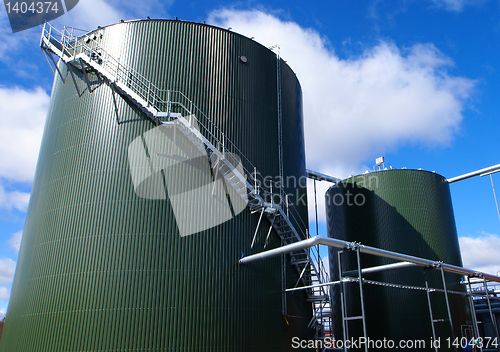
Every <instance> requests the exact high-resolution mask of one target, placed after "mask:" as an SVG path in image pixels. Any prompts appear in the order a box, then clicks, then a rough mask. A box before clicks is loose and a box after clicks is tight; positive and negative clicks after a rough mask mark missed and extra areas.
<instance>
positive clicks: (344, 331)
mask: <svg viewBox="0 0 500 352" xmlns="http://www.w3.org/2000/svg"><path fill="white" fill-rule="evenodd" d="M342 253H343V251H338V252H337V261H338V267H339V280H340V285H339V286H340V308H341V312H342V338H343V339H344V341H347V339H348V336H349V332H348V330H347V329H348V327H347V320H346V310H347V307H346V305H345V297H344V296H345V282H344V279H343V277H342ZM344 351H346V347H345V346H344Z"/></svg>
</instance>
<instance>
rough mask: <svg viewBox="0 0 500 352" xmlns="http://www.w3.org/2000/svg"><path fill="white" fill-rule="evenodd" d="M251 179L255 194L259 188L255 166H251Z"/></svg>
mask: <svg viewBox="0 0 500 352" xmlns="http://www.w3.org/2000/svg"><path fill="white" fill-rule="evenodd" d="M253 180H254V190H255V194H259V189H258V188H257V168H256V167H255V166H254V168H253Z"/></svg>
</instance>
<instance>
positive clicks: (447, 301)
mask: <svg viewBox="0 0 500 352" xmlns="http://www.w3.org/2000/svg"><path fill="white" fill-rule="evenodd" d="M440 269H441V278H442V279H443V288H444V298H445V299H446V310H447V311H448V319H449V320H450V328H451V338H452V340H453V341H454V340H455V330H454V329H453V321H452V320H451V310H450V300H449V298H448V288H447V286H446V278H445V276H444V269H443V266H442V265H441V268H440ZM453 349H454V350H455V352H456V351H457V346H455V345H453Z"/></svg>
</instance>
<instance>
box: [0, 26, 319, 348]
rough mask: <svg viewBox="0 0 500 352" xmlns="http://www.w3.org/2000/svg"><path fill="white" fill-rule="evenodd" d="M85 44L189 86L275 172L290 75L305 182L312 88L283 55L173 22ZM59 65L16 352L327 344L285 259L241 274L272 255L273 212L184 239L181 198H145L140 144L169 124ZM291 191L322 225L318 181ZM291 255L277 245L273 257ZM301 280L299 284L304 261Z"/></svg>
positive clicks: (162, 83) (22, 261)
mask: <svg viewBox="0 0 500 352" xmlns="http://www.w3.org/2000/svg"><path fill="white" fill-rule="evenodd" d="M80 40H83V41H90V42H92V41H97V42H99V43H100V45H101V47H102V48H104V49H105V50H106V51H107V52H109V53H110V54H111V55H112V56H114V57H115V58H117V59H119V60H120V64H121V65H125V66H130V67H132V68H133V69H135V70H136V71H137V72H138V73H140V74H142V75H143V76H145V77H147V78H149V79H150V80H151V82H152V83H153V84H154V85H156V86H158V87H159V88H161V89H170V90H176V91H181V92H183V93H184V94H185V95H186V96H187V97H189V99H190V100H192V101H193V102H194V103H195V104H197V106H198V107H199V108H200V110H201V111H203V112H204V113H205V114H206V115H207V116H208V117H210V118H211V119H212V121H213V122H214V123H215V124H216V125H217V126H218V128H219V129H220V130H222V131H223V132H224V133H225V135H226V136H227V137H228V139H229V140H231V141H232V142H233V143H234V145H235V146H237V147H238V148H239V149H240V150H241V152H242V154H244V155H245V156H246V157H247V158H248V160H250V161H252V163H253V164H254V165H255V166H256V167H257V169H258V170H259V172H260V173H261V174H262V176H270V177H272V178H275V177H277V176H278V174H279V162H278V160H279V153H278V152H279V149H278V110H279V109H278V101H277V99H278V98H277V96H278V94H277V92H278V89H277V87H278V84H277V82H278V81H277V76H278V75H277V67H280V72H279V73H280V74H279V77H280V79H281V99H282V100H281V110H282V117H283V119H282V134H283V135H284V136H285V138H284V139H283V174H284V175H285V176H288V177H295V178H297V179H298V178H299V177H301V176H302V177H304V176H305V157H304V140H303V121H302V93H301V88H300V85H299V82H298V80H297V78H296V76H295V74H294V73H293V71H292V70H291V69H290V68H289V67H288V65H287V64H286V63H285V62H284V61H282V60H281V62H280V65H277V59H276V55H275V54H274V53H273V52H272V51H270V50H268V49H267V48H265V47H263V46H262V45H260V44H258V43H256V42H255V41H253V40H251V39H248V38H246V37H243V36H241V35H238V34H235V33H233V32H231V31H228V30H224V29H221V28H216V27H213V26H208V25H203V24H197V23H190V22H182V21H169V20H147V21H130V22H124V23H119V24H116V25H112V26H109V27H105V28H98V29H97V30H95V31H94V32H92V33H90V34H89V35H87V36H86V37H83V38H81V39H80ZM243 56H244V57H243ZM59 69H60V71H61V74H62V76H63V77H64V78H65V83H64V82H63V80H62V79H61V77H59V75H58V74H56V78H55V81H54V86H53V91H52V97H51V102H50V107H49V112H48V117H47V121H46V125H45V131H44V136H43V140H42V145H41V149H40V155H39V159H38V165H37V170H36V175H35V180H34V184H33V190H32V193H31V199H30V205H29V209H28V215H27V219H26V225H25V229H24V236H23V240H22V244H21V249H20V253H19V260H18V263H17V269H16V275H15V279H14V284H13V288H12V295H11V299H10V302H9V308H8V317H7V322H6V325H5V330H4V334H3V336H2V340H1V342H0V351H4V352H6V351H16V352H21V351H29V352H33V351H43V352H48V351H58V352H59V351H174V350H175V351H195V350H196V351H287V350H289V349H290V346H291V344H292V337H294V336H299V337H303V338H311V336H312V334H313V333H314V332H313V331H312V330H311V329H308V328H307V324H308V322H309V320H310V319H311V317H312V311H311V306H310V303H307V301H306V297H305V294H304V293H302V294H300V293H296V294H294V295H293V296H290V297H288V300H287V310H288V316H287V317H286V318H285V317H284V316H283V314H282V292H281V287H282V272H283V271H282V267H281V260H280V258H275V259H271V260H267V261H262V262H259V263H255V264H252V265H247V266H240V265H238V259H239V258H240V257H241V253H242V252H244V253H246V254H247V255H248V254H252V253H256V252H259V251H261V250H262V248H263V244H264V240H265V237H266V236H267V232H268V229H269V227H270V224H269V222H266V221H264V220H263V221H262V224H261V225H260V227H259V230H258V233H257V237H256V245H255V246H254V248H253V249H251V248H250V245H251V242H252V238H253V236H254V232H255V230H256V228H257V222H258V219H259V217H258V215H255V214H254V215H252V214H251V212H250V211H249V209H248V208H246V209H245V210H244V211H242V212H241V213H239V214H237V215H236V216H235V217H233V218H232V219H231V220H229V221H227V222H223V223H222V224H220V225H218V226H216V227H214V228H211V229H208V230H205V231H201V232H199V233H195V234H191V235H189V236H183V237H181V236H180V235H179V229H178V226H177V225H178V224H177V223H176V221H175V218H174V213H173V209H172V204H171V202H170V200H169V199H166V200H162V199H145V198H141V197H139V196H138V195H137V194H136V193H135V192H134V184H133V180H132V176H131V172H130V170H129V160H128V155H127V152H128V148H129V146H130V144H131V143H132V141H134V140H135V139H136V138H142V137H141V136H142V135H144V134H145V133H147V132H148V131H150V130H152V129H153V128H155V124H154V123H152V121H151V120H150V119H148V118H146V117H145V115H144V114H143V113H142V112H141V111H140V110H139V108H137V107H136V106H135V105H134V104H133V103H132V102H131V101H130V100H127V99H125V98H123V97H122V96H120V95H119V94H117V93H115V94H113V90H112V89H111V87H110V85H109V84H107V83H106V82H103V81H101V80H100V79H99V77H98V76H97V75H96V74H95V72H92V70H88V79H89V82H88V83H87V82H86V80H85V77H84V76H83V75H82V74H81V73H78V72H76V70H75V72H73V74H72V73H71V72H69V71H68V68H67V67H66V65H65V64H63V63H60V64H59ZM73 75H74V78H75V82H73V77H72V76H73ZM75 86H78V89H76V87H75ZM115 101H116V103H115ZM139 140H140V139H139ZM196 177H197V176H196V173H195V172H194V173H193V174H192V175H188V176H187V177H186V179H185V181H186V185H188V186H189V184H190V183H191V182H194V183H196V180H195V178H196ZM285 186H286V185H285ZM289 186H290V187H288V188H287V189H286V191H287V193H289V194H290V195H291V198H290V203H295V201H296V197H298V198H301V199H302V201H301V202H299V204H298V205H297V207H296V209H297V211H298V214H299V217H298V218H297V219H298V222H299V223H302V222H303V223H306V224H307V206H306V204H305V202H304V197H303V196H304V194H305V187H301V186H300V184H298V185H297V188H295V187H294V186H295V185H293V184H290V185H289ZM189 206H190V205H189V204H188V205H186V208H185V210H186V211H188V212H189V210H190V208H189ZM210 210H211V209H207V211H210ZM299 223H296V227H300V226H302V225H300V224H299ZM302 230H305V228H302ZM273 232H274V231H273ZM279 245H280V240H279V238H278V236H277V235H271V239H270V243H269V245H268V248H269V247H271V248H272V247H277V246H279ZM286 275H287V277H288V279H289V280H292V279H295V280H296V279H297V277H298V274H296V273H295V272H294V271H293V268H292V267H290V266H289V265H288V264H287V267H286Z"/></svg>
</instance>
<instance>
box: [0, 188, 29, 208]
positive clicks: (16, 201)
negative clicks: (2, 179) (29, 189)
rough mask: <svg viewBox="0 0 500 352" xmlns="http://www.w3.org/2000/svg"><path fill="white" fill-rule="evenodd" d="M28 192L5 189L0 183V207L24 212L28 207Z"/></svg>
mask: <svg viewBox="0 0 500 352" xmlns="http://www.w3.org/2000/svg"><path fill="white" fill-rule="evenodd" d="M29 200H30V194H29V193H26V192H19V191H6V190H5V189H4V187H3V186H2V185H0V209H7V210H11V209H17V210H19V211H22V212H25V211H26V210H27V209H28V203H29Z"/></svg>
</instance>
